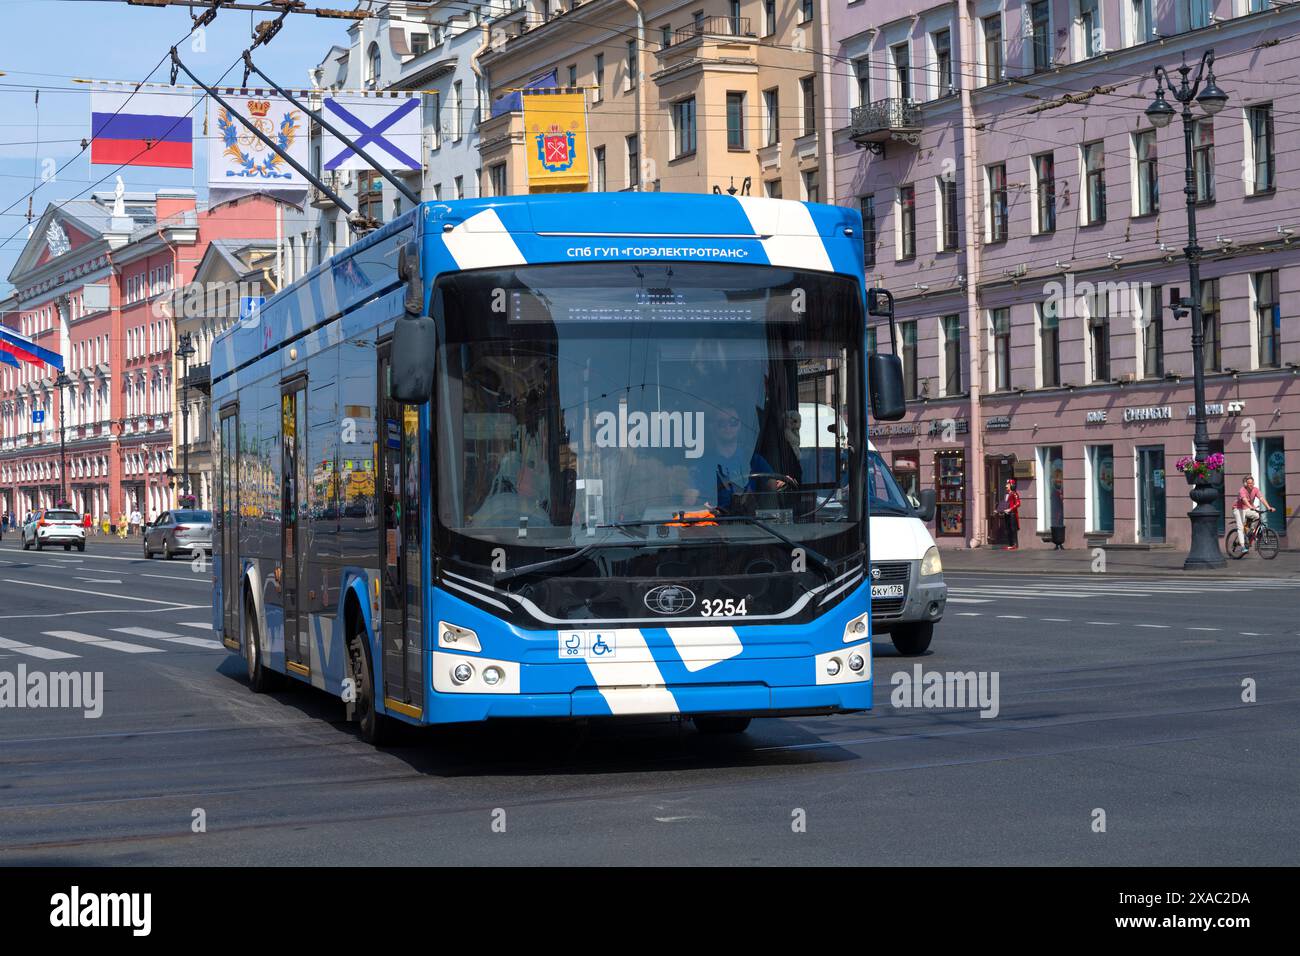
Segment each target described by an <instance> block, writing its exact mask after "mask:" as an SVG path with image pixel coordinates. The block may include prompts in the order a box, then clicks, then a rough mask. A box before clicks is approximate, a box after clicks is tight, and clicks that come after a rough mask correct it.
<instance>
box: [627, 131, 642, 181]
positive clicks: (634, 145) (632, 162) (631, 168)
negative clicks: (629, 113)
mask: <svg viewBox="0 0 1300 956" xmlns="http://www.w3.org/2000/svg"><path fill="white" fill-rule="evenodd" d="M627 184H628V185H629V186H632V187H636V186H640V185H641V147H640V145H639V143H638V141H637V138H636V135H635V134H633V135H632V136H629V137H628V138H627Z"/></svg>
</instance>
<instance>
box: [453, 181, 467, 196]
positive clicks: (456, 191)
mask: <svg viewBox="0 0 1300 956" xmlns="http://www.w3.org/2000/svg"><path fill="white" fill-rule="evenodd" d="M452 198H453V199H464V198H465V177H464V176H457V177H456V180H455V182H454V184H453V193H452Z"/></svg>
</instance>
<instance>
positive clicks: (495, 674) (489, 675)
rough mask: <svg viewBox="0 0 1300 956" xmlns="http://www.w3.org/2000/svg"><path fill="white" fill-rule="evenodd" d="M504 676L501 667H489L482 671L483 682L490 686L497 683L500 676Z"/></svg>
mask: <svg viewBox="0 0 1300 956" xmlns="http://www.w3.org/2000/svg"><path fill="white" fill-rule="evenodd" d="M504 676H505V674H504V673H502V671H501V668H499V667H489V668H487V669H485V670H484V671H483V683H485V684H487V685H488V686H489V687H492V686H495V685H496V684H497V683H499V682H500V680H501V678H502V677H504Z"/></svg>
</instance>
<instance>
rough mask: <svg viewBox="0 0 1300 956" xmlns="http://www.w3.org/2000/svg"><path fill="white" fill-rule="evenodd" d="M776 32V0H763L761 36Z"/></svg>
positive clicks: (768, 35)
mask: <svg viewBox="0 0 1300 956" xmlns="http://www.w3.org/2000/svg"><path fill="white" fill-rule="evenodd" d="M775 32H776V0H763V36H765V37H770V36H771V35H772V34H773V33H775Z"/></svg>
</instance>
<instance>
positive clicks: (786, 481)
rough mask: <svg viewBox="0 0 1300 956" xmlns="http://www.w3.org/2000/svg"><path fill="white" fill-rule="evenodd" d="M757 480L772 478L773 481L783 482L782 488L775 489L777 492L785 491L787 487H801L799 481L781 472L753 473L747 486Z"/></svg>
mask: <svg viewBox="0 0 1300 956" xmlns="http://www.w3.org/2000/svg"><path fill="white" fill-rule="evenodd" d="M755 478H771V479H772V480H773V481H779V482H781V487H779V488H777V489H775V490H776V491H784V490H785V489H786V487H787V486H789V487H791V488H798V487H799V482H798V481H796V480H795V479H794V478H791V477H790V476H789V475H783V474H781V473H780V472H779V471H751V472H750V473H749V478H748V480H747V481H746V484H748V483H749V482H750V481H753V480H754V479H755Z"/></svg>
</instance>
